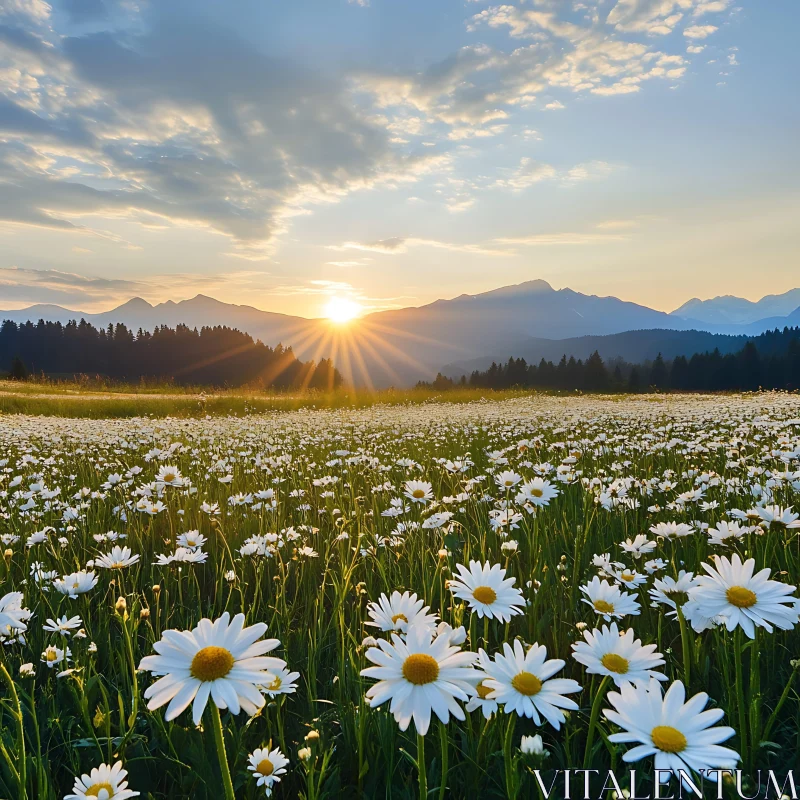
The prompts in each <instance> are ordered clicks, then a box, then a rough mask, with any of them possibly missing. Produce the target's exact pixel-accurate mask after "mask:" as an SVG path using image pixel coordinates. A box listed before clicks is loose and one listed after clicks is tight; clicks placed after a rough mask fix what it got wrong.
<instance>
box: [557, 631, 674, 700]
mask: <svg viewBox="0 0 800 800" xmlns="http://www.w3.org/2000/svg"><path fill="white" fill-rule="evenodd" d="M583 638H584V639H585V640H586V641H585V642H576V643H575V644H573V645H572V649H573V651H574V652H573V654H572V657H573V658H574V659H575V660H576V661H577V662H578V663H579V664H583V665H584V666H585V667H586V672H588V673H589V674H590V675H607V676H609V677H610V678H611V679H612V680H613V681H614V683H616V685H617V686H622V685H623V684H626V683H647V682H649V681H650V679H651V678H655V679H656V680H659V681H665V680H667V676H666V675H662V674H661V673H660V672H655V671H654V669H655V667H660V666H662V665H664V664H665V663H666V661H664V658H663V657H662V655H661V653H657V652H656V645H654V644H648V645H642V642H641V640H640V639H634V638H633V628H628V630H627V631H625V632H624V633H622V634H620V632H619V629H618V628H617V623H616V622H612V623H611V626H610V627H609V626H606V625H604V626H603V628H602V629H601V630H597V629H595V630H593V631H584V632H583Z"/></svg>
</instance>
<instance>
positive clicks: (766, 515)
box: [758, 506, 800, 530]
mask: <svg viewBox="0 0 800 800" xmlns="http://www.w3.org/2000/svg"><path fill="white" fill-rule="evenodd" d="M758 514H759V516H760V517H761V524H762V525H763V526H764V527H765V528H769V529H770V530H786V529H787V528H800V514H795V513H794V512H793V511H792V507H791V506H789V507H788V508H781V507H780V506H765V507H763V508H761V507H759V508H758Z"/></svg>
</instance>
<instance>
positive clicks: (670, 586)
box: [650, 570, 696, 617]
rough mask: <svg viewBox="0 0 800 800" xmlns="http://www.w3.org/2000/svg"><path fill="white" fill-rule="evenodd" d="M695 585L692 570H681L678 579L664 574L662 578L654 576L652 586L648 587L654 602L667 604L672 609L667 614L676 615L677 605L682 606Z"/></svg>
mask: <svg viewBox="0 0 800 800" xmlns="http://www.w3.org/2000/svg"><path fill="white" fill-rule="evenodd" d="M695 585H696V581H695V578H694V573H693V572H686V570H681V571H680V572H679V573H678V580H675V579H674V578H671V577H669V575H666V576H665V577H664V578H663V579H659V578H656V579H655V580H654V581H653V588H652V589H650V597H651V598H652V599H653V601H654V602H656V603H658V604H659V605H662V606H669V607H670V608H671V609H673V610H672V611H671V612H669V616H673V617H674V616H677V612H676V610H677V608H678V606H682V605H683V604H684V603H686V602H687V601H688V599H689V590H690V589H691V588H692V587H694V586H695Z"/></svg>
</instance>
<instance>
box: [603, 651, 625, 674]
mask: <svg viewBox="0 0 800 800" xmlns="http://www.w3.org/2000/svg"><path fill="white" fill-rule="evenodd" d="M600 663H601V664H602V665H603V666H604V667H605V668H606V669H607V670H608V671H609V672H616V673H617V675H625V674H626V673H627V671H628V667H629V666H630V662H629V661H628V659H627V658H623V657H622V656H618V655H617V654H616V653H606V654H605V655H604V656H603V657H602V658H601V659H600Z"/></svg>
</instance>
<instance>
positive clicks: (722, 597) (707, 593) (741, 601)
mask: <svg viewBox="0 0 800 800" xmlns="http://www.w3.org/2000/svg"><path fill="white" fill-rule="evenodd" d="M714 564H715V567H716V569H715V568H714V567H712V566H710V565H709V564H703V569H704V570H705V571H706V572H707V573H708V575H700V576H698V578H697V582H696V585H695V586H694V587H693V588H692V589H691V590H690V592H689V598H690V600H691V601H693V603H694V604H696V606H697V610H698V611H699V613H700V614H702V615H703V616H705V617H709V618H715V617H719V618H721V619H722V620H723V622H724V624H725V627H726V628H727V629H728V630H729V631H732V630H734V628H736V627H737V626H741V627H742V630H744V632H745V633H746V634H747V636H749V637H750V638H751V639H753V638H754V637H755V628H756V626H758V627H759V628H766V629H767V631H769V632H770V633H772V626H773V625H774V626H775V627H777V628H780V629H781V630H785V631H786V630H791V629H792V628H793V627H794V626H795V625H796V624H797V612H796V611H795V607H794V604H795V602H796V600H797V598H796V597H794V596H792V592H793V591H794V589H795V587H794V586H789V585H787V584H784V583H781V582H780V581H771V580H769V576H770V570H769V569H768V568H765V569H762V570H761V571H760V572H758V573H756V574H755V575H754V574H753V570H754V569H755V566H756V562H755V559H753V558H750V559H748V560H747V561H745V562H744V564H743V563H742V560H741V558H739V556H738V554H736V553H734V554H733V557H732V558H731V560H730V561H729V560H728V559H727V558H725V557H724V556H714Z"/></svg>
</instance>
